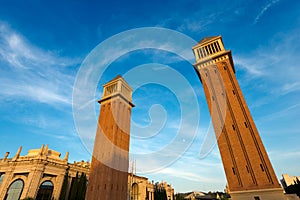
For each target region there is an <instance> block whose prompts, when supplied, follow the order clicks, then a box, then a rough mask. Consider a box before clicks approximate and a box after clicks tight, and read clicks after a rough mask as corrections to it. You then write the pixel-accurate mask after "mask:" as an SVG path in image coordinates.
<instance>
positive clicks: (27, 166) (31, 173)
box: [0, 145, 90, 200]
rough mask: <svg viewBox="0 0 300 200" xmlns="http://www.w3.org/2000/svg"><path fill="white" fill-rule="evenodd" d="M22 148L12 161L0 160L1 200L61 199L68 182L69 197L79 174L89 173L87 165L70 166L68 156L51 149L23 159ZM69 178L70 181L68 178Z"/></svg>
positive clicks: (31, 153)
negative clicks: (27, 199) (64, 185)
mask: <svg viewBox="0 0 300 200" xmlns="http://www.w3.org/2000/svg"><path fill="white" fill-rule="evenodd" d="M21 150H22V147H20V148H19V150H18V152H17V153H16V154H15V156H14V157H13V158H8V156H9V153H8V152H7V153H6V155H5V157H4V158H3V159H1V160H0V200H17V199H24V198H29V197H30V198H33V199H54V200H55V199H59V197H60V195H61V190H62V188H63V183H64V181H65V180H67V182H68V184H67V188H66V190H67V191H66V196H65V198H66V199H68V194H69V193H68V191H69V190H70V186H71V182H72V179H73V178H75V177H76V174H78V173H79V174H82V173H84V174H87V175H88V173H89V168H90V164H89V163H88V162H84V161H81V162H74V163H73V164H70V163H68V155H69V153H68V152H67V153H66V155H65V157H64V158H61V157H60V155H61V154H60V153H59V152H57V151H54V150H50V149H49V148H48V145H46V146H44V145H42V147H41V148H40V149H32V150H29V151H28V154H27V155H25V156H21V155H20V154H21ZM65 176H67V179H66V178H65Z"/></svg>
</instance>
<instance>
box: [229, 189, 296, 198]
mask: <svg viewBox="0 0 300 200" xmlns="http://www.w3.org/2000/svg"><path fill="white" fill-rule="evenodd" d="M229 194H230V196H231V200H294V199H295V200H296V199H299V198H298V197H297V196H293V195H285V194H284V192H283V189H281V188H274V189H261V190H245V191H237V192H230V193H229Z"/></svg>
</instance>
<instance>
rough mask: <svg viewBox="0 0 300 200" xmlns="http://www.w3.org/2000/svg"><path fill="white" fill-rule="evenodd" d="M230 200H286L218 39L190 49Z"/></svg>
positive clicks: (229, 52)
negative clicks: (214, 136)
mask: <svg viewBox="0 0 300 200" xmlns="http://www.w3.org/2000/svg"><path fill="white" fill-rule="evenodd" d="M193 52H194V55H195V57H196V63H195V64H194V68H195V70H196V72H197V74H198V76H199V78H200V81H201V82H202V85H203V87H204V92H205V95H206V100H207V103H208V107H209V111H210V115H211V118H212V122H213V126H214V130H215V133H216V137H217V143H218V147H219V151H220V154H221V158H222V162H223V167H224V170H225V174H226V178H227V184H228V189H229V192H230V195H231V197H232V199H255V200H259V199H270V200H276V199H278V200H279V199H285V198H284V195H283V190H282V188H281V186H280V185H279V182H278V180H277V177H276V175H275V172H274V170H273V167H272V165H271V162H270V160H269V157H268V154H267V152H266V150H265V148H264V145H263V143H262V140H261V138H260V135H259V133H258V131H257V128H256V126H255V123H254V120H253V119H252V116H251V114H250V111H249V108H248V106H247V103H246V101H245V99H244V96H243V94H242V91H241V89H240V86H239V84H238V81H237V79H236V76H235V68H234V64H233V59H232V55H231V51H230V50H226V49H225V48H224V45H223V42H222V38H221V36H217V37H207V38H204V39H203V40H201V41H200V42H199V43H198V44H197V45H196V46H194V47H193Z"/></svg>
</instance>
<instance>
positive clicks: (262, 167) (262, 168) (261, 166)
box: [260, 164, 265, 172]
mask: <svg viewBox="0 0 300 200" xmlns="http://www.w3.org/2000/svg"><path fill="white" fill-rule="evenodd" d="M260 168H261V171H263V172H264V171H265V169H264V166H263V165H262V164H260Z"/></svg>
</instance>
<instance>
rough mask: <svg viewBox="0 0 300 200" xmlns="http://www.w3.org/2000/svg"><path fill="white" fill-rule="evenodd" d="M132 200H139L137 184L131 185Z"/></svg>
mask: <svg viewBox="0 0 300 200" xmlns="http://www.w3.org/2000/svg"><path fill="white" fill-rule="evenodd" d="M132 199H133V200H138V199H139V186H138V184H136V183H134V184H132Z"/></svg>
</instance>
